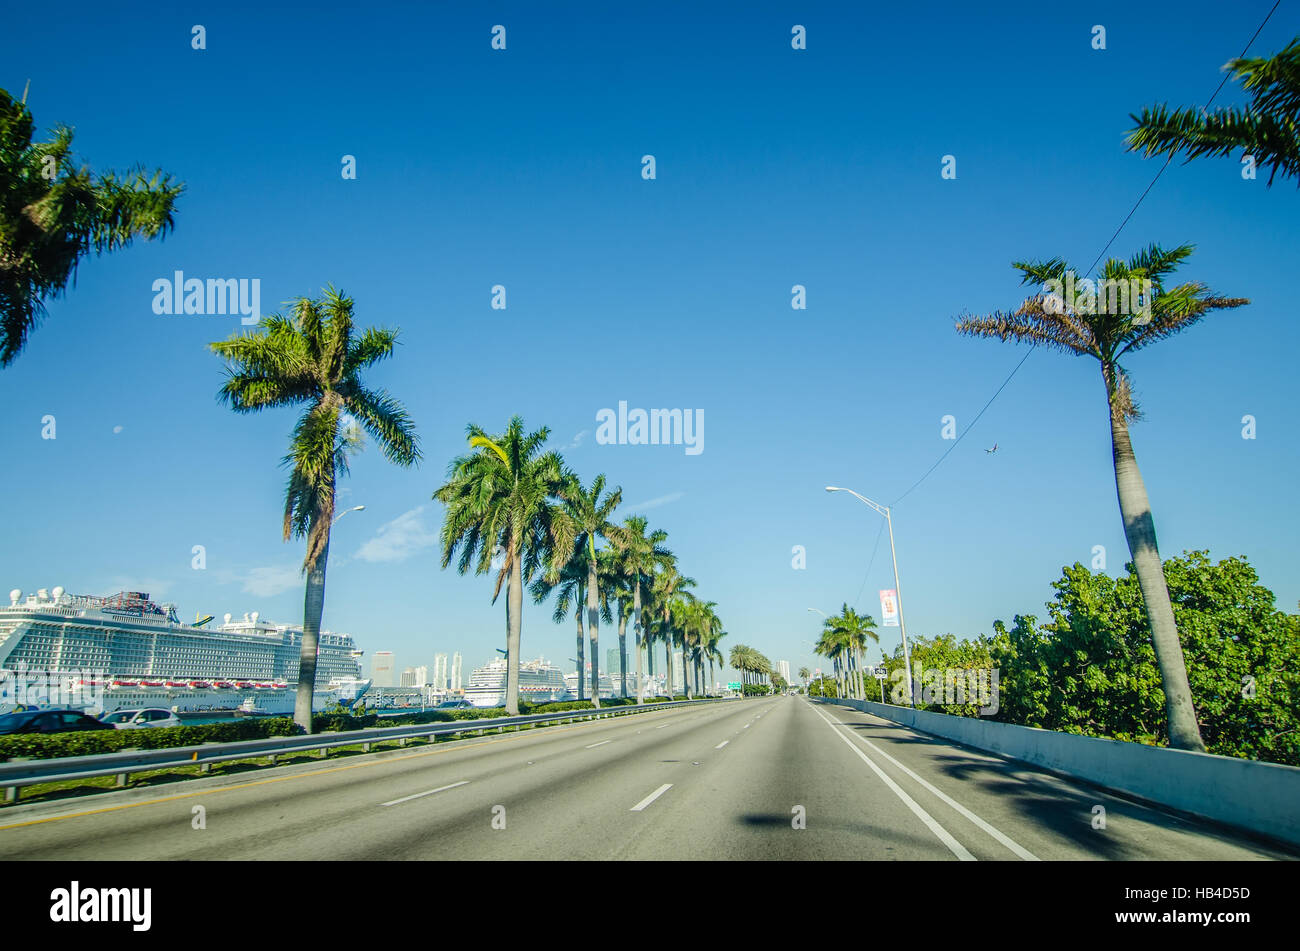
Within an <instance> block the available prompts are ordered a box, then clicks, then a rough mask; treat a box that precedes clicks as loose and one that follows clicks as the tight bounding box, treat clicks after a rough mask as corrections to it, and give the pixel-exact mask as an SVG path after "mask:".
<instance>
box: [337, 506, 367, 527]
mask: <svg viewBox="0 0 1300 951" xmlns="http://www.w3.org/2000/svg"><path fill="white" fill-rule="evenodd" d="M365 508H366V507H365V506H364V505H354V506H352V508H350V509H344V510H343V511H342V512H339V514H338V515H336V516H335V517H334V521H333V522H331V523H330V524H331V525H337V524H338V523H339V519H341V518H342V517H343V516H344V515H347V514H348V513H349V512H362V511H365Z"/></svg>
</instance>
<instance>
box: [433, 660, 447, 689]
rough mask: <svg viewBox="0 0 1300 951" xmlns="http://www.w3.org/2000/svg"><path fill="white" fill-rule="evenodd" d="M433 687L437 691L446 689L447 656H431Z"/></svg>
mask: <svg viewBox="0 0 1300 951" xmlns="http://www.w3.org/2000/svg"><path fill="white" fill-rule="evenodd" d="M433 685H434V686H435V687H437V688H438V689H439V690H446V689H447V655H446V654H434V655H433Z"/></svg>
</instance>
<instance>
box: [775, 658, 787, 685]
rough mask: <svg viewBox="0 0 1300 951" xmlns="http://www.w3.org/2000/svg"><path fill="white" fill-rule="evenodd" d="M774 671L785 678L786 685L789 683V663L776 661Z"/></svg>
mask: <svg viewBox="0 0 1300 951" xmlns="http://www.w3.org/2000/svg"><path fill="white" fill-rule="evenodd" d="M776 670H777V673H779V674H780V675H781V676H782V677H784V678H785V682H786V683H789V682H790V662H789V661H788V660H778V661H777V662H776Z"/></svg>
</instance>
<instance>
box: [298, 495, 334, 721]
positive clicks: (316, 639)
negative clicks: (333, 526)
mask: <svg viewBox="0 0 1300 951" xmlns="http://www.w3.org/2000/svg"><path fill="white" fill-rule="evenodd" d="M327 517H328V516H327ZM328 531H329V530H328V529H326V536H325V547H324V548H323V549H322V550H321V553H320V557H319V558H317V559H316V564H315V566H314V567H313V568H312V569H311V570H310V571H308V572H307V591H306V594H305V595H304V596H303V606H302V645H301V647H300V650H299V652H298V690H297V693H296V694H295V695H294V700H293V722H294V723H296V724H298V725H299V726H301V727H302V728H303V731H304V732H305V733H310V732H311V731H312V729H311V714H312V709H311V707H312V697H313V695H314V694H315V692H316V648H317V645H318V644H319V643H320V621H321V616H322V615H323V614H324V613H325V564H326V561H327V560H328V559H329V553H330V543H329V534H328Z"/></svg>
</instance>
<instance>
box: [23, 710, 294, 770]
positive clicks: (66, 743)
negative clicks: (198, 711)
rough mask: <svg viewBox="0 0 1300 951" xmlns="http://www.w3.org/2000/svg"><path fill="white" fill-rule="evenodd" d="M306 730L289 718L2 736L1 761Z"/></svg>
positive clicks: (195, 743) (229, 740)
mask: <svg viewBox="0 0 1300 951" xmlns="http://www.w3.org/2000/svg"><path fill="white" fill-rule="evenodd" d="M301 732H302V731H301V730H300V729H299V728H298V727H297V726H296V725H295V724H294V722H293V720H290V719H288V718H285V717H265V718H260V717H259V718H257V719H252V718H250V719H241V720H232V721H230V722H228V723H203V724H195V725H193V726H172V727H164V728H160V729H147V730H113V731H112V732H111V733H110V732H109V731H108V730H81V731H78V732H75V733H51V734H42V733H20V734H15V735H13V736H0V760H10V759H19V758H26V759H56V758H59V757H64V756H90V755H92V754H95V753H120V752H122V751H123V750H162V749H170V748H173V747H178V746H199V745H201V744H203V743H232V742H235V741H238V740H262V739H266V738H268V737H273V736H293V735H294V734H296V733H301Z"/></svg>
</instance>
